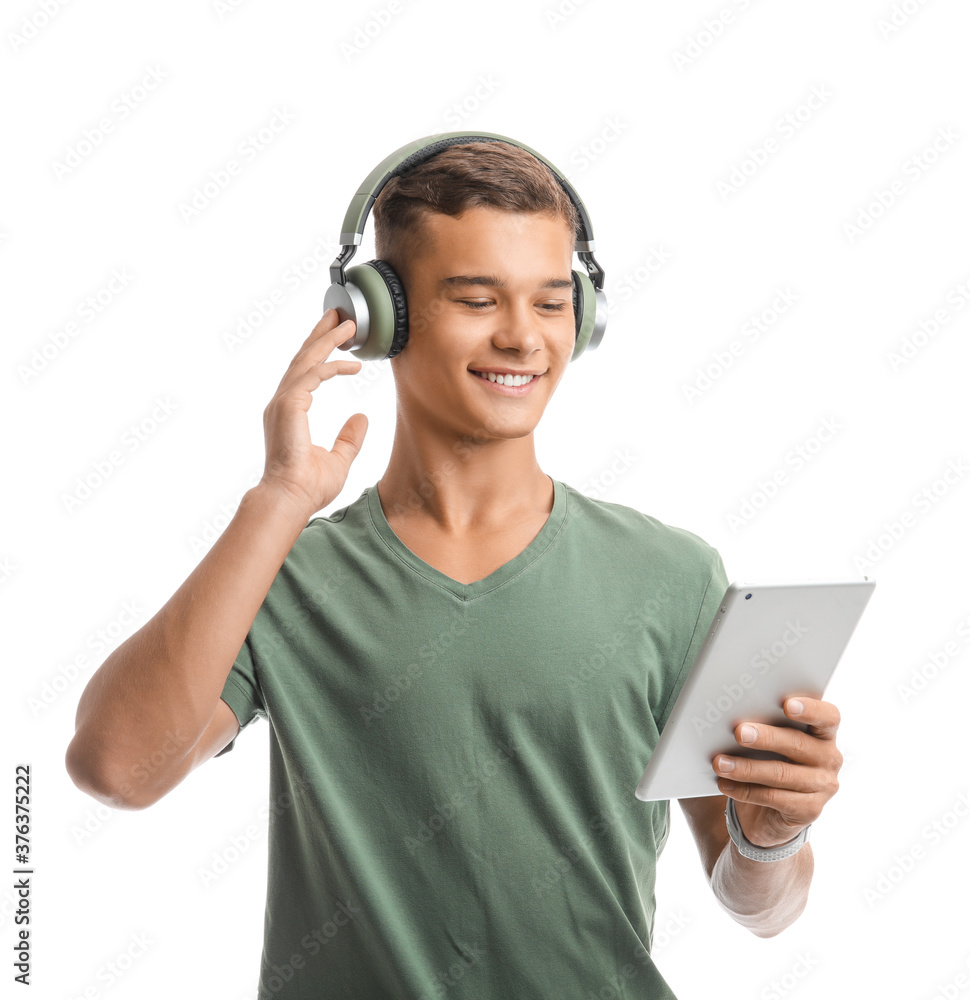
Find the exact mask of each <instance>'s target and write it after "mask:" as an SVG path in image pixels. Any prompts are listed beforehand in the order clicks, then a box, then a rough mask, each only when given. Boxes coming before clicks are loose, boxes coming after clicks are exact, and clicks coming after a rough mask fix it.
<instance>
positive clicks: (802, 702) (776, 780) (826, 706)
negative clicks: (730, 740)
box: [712, 696, 842, 805]
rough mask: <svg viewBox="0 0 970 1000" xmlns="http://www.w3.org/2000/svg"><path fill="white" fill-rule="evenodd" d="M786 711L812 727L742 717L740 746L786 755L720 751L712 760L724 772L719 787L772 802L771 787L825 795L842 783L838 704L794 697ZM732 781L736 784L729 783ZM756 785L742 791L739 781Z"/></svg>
mask: <svg viewBox="0 0 970 1000" xmlns="http://www.w3.org/2000/svg"><path fill="white" fill-rule="evenodd" d="M784 709H785V715H786V716H788V718H790V719H793V720H796V721H798V722H804V723H806V724H807V725H808V726H809V729H808V731H807V732H803V731H802V730H800V729H792V728H787V727H784V726H769V725H765V724H764V723H741V724H740V725H738V726H737V727H736V729H735V730H734V736H735V739H736V740H737V742H738V745H739V746H743V747H745V748H750V749H754V750H767V751H771V752H773V753H776V754H780V755H782V756H783V757H786V758H787V760H757V759H753V758H749V757H744V756H740V755H731V754H718V756H717V757H715V758H714V760H713V761H712V764H713V767H714V770H715V771H716V772H717V774H718V775H720V776H721V780H720V781H719V782H718V787H719V788H720V789H721V790H722V791H723V792H724V793H725V794H731V796H732V798H739V799H742V800H743V801H751V802H759V803H761V804H765V805H768V804H771V800H772V798H773V796H772V794H771V790H772V789H783V790H787V791H792V792H801V793H815V792H821V793H823V794H824V795H825V796H826V797H831V796H832V795H834V794H835V791H836V790H837V788H838V781H837V778H836V776H837V775H838V772H839V769H840V768H841V767H842V754H841V753H840V751H839V749H838V747H837V746H836V745H835V735H836V731H837V730H838V727H839V722H840V717H839V710H838V709H837V708H836V707H835V705H832V704H830V703H829V702H824V701H819V700H818V699H816V698H807V697H801V696H800V697H798V698H789V699H788V700H787V701H786V702H785V705H784ZM729 785H730V786H731V787H729ZM741 785H751V786H760V787H758V788H755V787H752V788H751V789H750V790H746V791H744V792H743V796H744V797H743V798H742V795H741V794H738V790H739V786H741Z"/></svg>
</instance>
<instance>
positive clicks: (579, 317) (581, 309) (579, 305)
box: [569, 271, 606, 361]
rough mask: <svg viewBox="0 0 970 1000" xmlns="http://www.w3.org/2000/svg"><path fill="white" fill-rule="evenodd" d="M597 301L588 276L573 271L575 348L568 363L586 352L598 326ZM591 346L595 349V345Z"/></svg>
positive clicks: (597, 295)
mask: <svg viewBox="0 0 970 1000" xmlns="http://www.w3.org/2000/svg"><path fill="white" fill-rule="evenodd" d="M600 294H601V293H600ZM599 299H600V295H599V294H597V291H596V288H595V286H594V285H593V282H592V281H591V280H590V277H589V275H588V274H584V273H583V272H582V271H573V312H574V314H575V316H576V346H575V347H574V348H573V355H572V357H571V358H570V359H569V360H570V361H575V360H576V359H577V358H578V357H579V356H580V354H582V353H583V351H585V350H586V348H587V346H589V342H590V339H591V338H592V336H593V331H594V329H596V328H597V326H599V324H598V323H597V315H596V314H597V306H598V304H599ZM605 323H606V316H605V311H604V315H603V317H602V324H603V325H605ZM599 335H600V336H602V335H603V334H602V329H600V330H599ZM598 342H599V341H598V340H597V343H598ZM593 346H594V347H595V346H596V344H594V345H593Z"/></svg>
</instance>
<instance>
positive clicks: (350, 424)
mask: <svg viewBox="0 0 970 1000" xmlns="http://www.w3.org/2000/svg"><path fill="white" fill-rule="evenodd" d="M367 427H368V421H367V417H366V416H365V415H364V414H363V413H355V414H353V415H352V416H350V417H348V418H347V420H346V422H345V423H344V425H343V427H341V428H340V430H339V431H338V432H337V436H336V438H334V442H333V447H332V448H331V449H330V451H331V453H333V454H335V455H337V456H338V457H339V458H340V459H341V461H343V462H344V463H345V464H346V465H347V466H348V467H349V466H350V463H351V462H353V460H354V459H355V458H356V457H357V455H358V454H359V453H360V448H361V445H362V444H363V443H364V435H366V433H367Z"/></svg>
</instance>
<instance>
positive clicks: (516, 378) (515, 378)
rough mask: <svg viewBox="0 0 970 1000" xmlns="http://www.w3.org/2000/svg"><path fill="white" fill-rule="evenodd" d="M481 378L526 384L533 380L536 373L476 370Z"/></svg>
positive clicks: (505, 382) (501, 383)
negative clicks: (506, 373) (504, 372)
mask: <svg viewBox="0 0 970 1000" xmlns="http://www.w3.org/2000/svg"><path fill="white" fill-rule="evenodd" d="M475 374H476V375H477V376H478V377H479V378H487V379H488V380H489V382H498V384H499V385H513V386H514V385H525V384H526V382H531V381H532V380H533V379H534V378H535V375H496V374H495V373H494V372H488V373H487V374H486V373H485V372H476V373H475Z"/></svg>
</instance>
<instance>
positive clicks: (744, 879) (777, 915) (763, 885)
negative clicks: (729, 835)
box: [711, 840, 815, 937]
mask: <svg viewBox="0 0 970 1000" xmlns="http://www.w3.org/2000/svg"><path fill="white" fill-rule="evenodd" d="M814 869H815V861H814V857H813V855H812V846H811V844H806V845H805V846H804V847H802V849H801V850H800V851H798V852H797V853H796V854H793V855H792V856H791V857H790V858H785V859H783V860H781V861H768V862H764V861H751V860H749V859H748V858H746V857H744V856H743V855H742V854H741V853H740V852H739V851H738V849H737V847H735V846H734V843H733V841H731V840H728V842H727V844H726V845H725V846H724V849H723V850H722V851H721V854H720V855H719V857H718V859H717V862H716V863H715V865H714V870H713V872H712V874H711V888H712V889H713V890H714V895H715V896H716V897H717V900H718V902H719V903H720V904H721V906H722V907H724V909H725V910H727V912H728V913H730V914H731V916H732V917H733V918H734V919H735V920H736V921H737V922H738V923H739V924H741V925H742V926H743V927H747V928H748V929H749V930H751V931H752V932H753V933H754V934H757V935H758V936H759V937H772V936H773V935H775V934H778V933H779V932H780V931H783V930H784V929H785V928H786V927H788V926H789V924H791V923H793V922H794V921H795V919H796V918H797V917H798V915H799V914H800V913H801V912H802V910H804V909H805V904H806V902H807V901H808V890H809V886H810V885H811V882H812V873H813V871H814Z"/></svg>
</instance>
